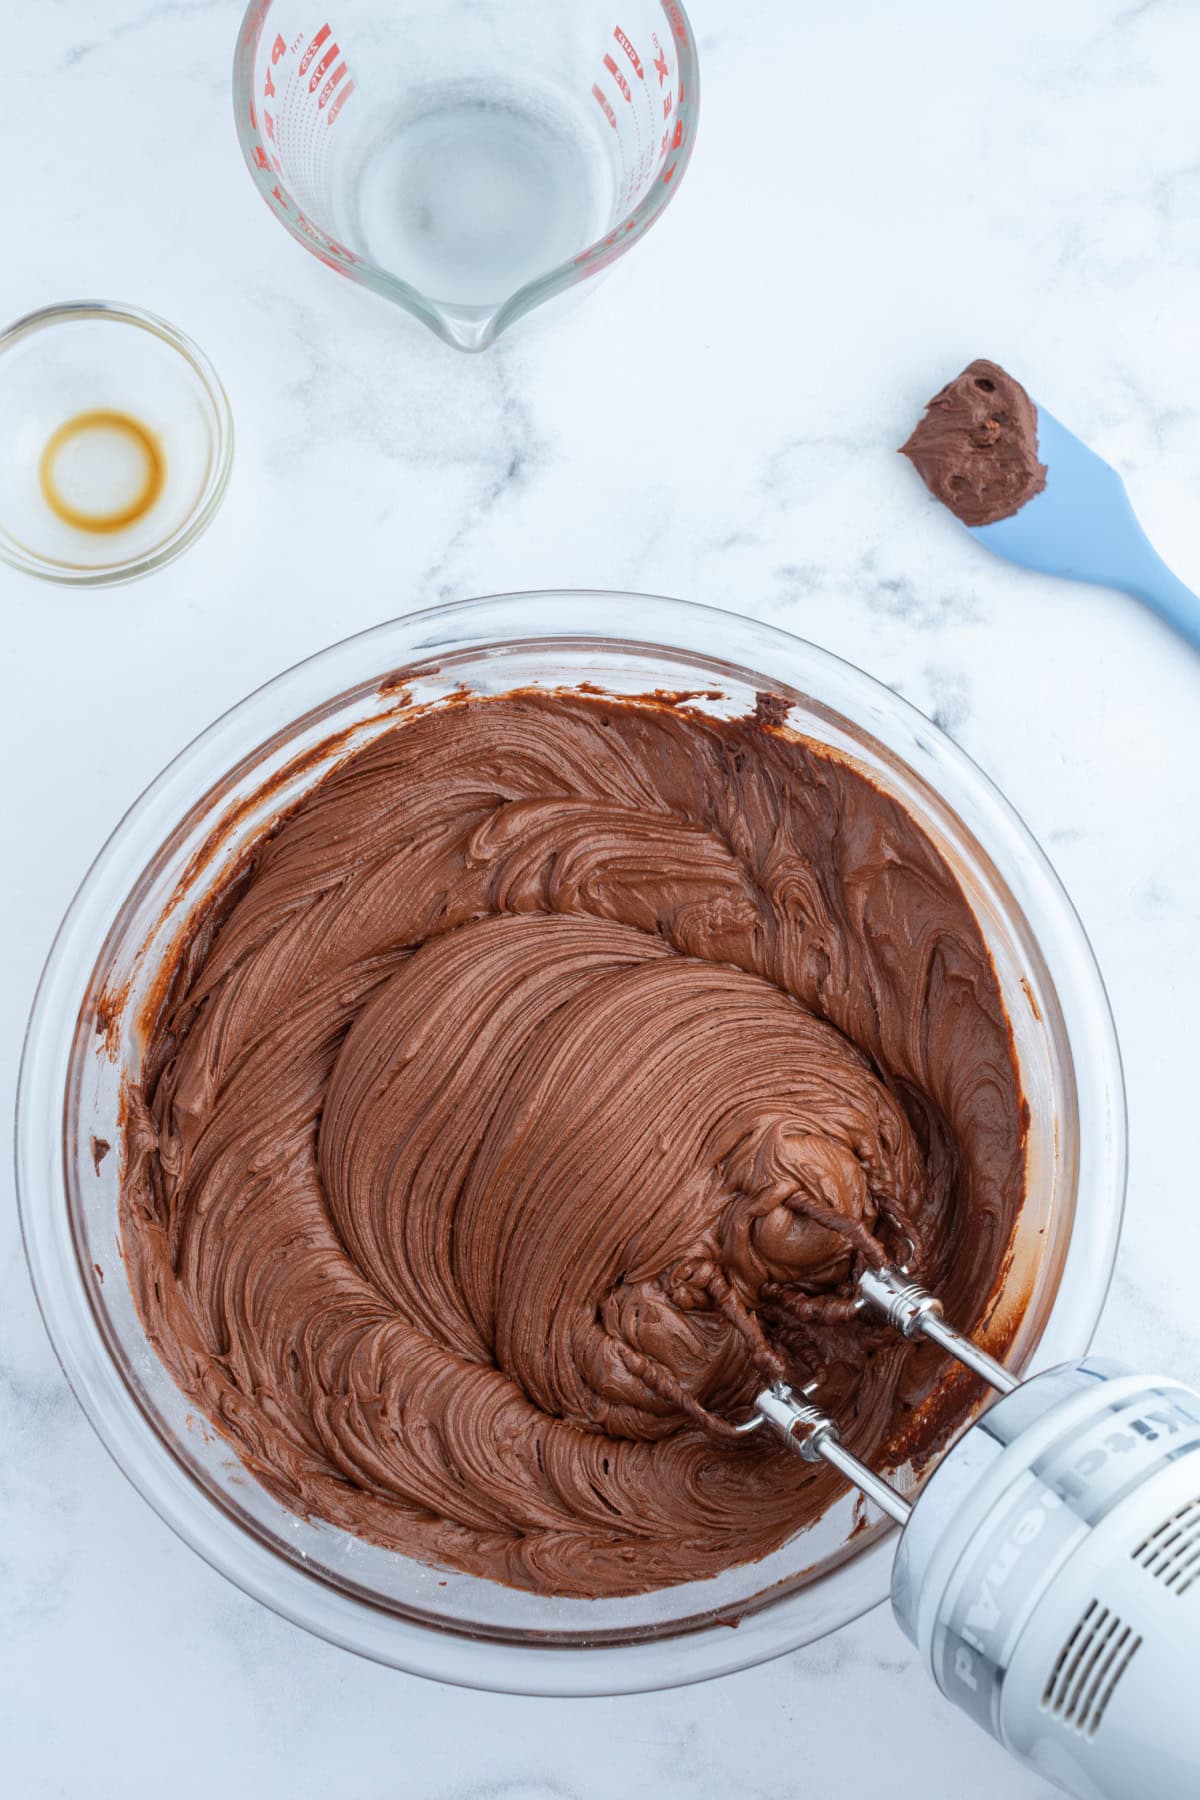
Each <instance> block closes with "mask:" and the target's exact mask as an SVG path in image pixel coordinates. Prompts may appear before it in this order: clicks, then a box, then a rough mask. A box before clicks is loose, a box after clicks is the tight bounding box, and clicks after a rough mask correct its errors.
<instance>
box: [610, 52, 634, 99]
mask: <svg viewBox="0 0 1200 1800" xmlns="http://www.w3.org/2000/svg"><path fill="white" fill-rule="evenodd" d="M604 66H605V68H606V69H607V70H608V72H609V74H610V75H611V76H612V78H613V80H614V81H615V82H616V84H617V86H618V87H619V88H620V90H621V92H622V93H623V94H624V96H625V98H626V99H627V100H632V99H633V89H632V88H631V87H630V85H629V83H628V82H627V81H626V79H625V77H624V76H623V75H622V73H621V71H620V69H618V67H617V65H616V63H615V62H614V61H613V59H612V57H611V56H606V57H605V59H604Z"/></svg>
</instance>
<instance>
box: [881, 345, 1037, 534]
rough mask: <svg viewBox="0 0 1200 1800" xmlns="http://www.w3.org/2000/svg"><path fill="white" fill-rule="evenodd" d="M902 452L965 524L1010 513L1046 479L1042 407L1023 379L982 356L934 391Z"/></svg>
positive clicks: (992, 520)
mask: <svg viewBox="0 0 1200 1800" xmlns="http://www.w3.org/2000/svg"><path fill="white" fill-rule="evenodd" d="M900 454H901V456H907V457H908V459H909V461H910V462H911V463H912V465H913V467H914V468H915V469H916V471H917V473H918V474H919V475H920V477H921V479H922V481H923V482H924V483H925V486H926V487H927V488H928V489H929V491H930V493H931V494H934V495H936V497H937V498H938V499H939V500H941V501H942V502H943V504H944V505H946V506H948V507H949V508H950V511H951V512H952V513H954V514H955V515H956V516H957V517H958V518H960V519H961V520H962V522H963V524H964V525H993V524H995V522H996V520H997V519H1010V518H1011V517H1012V515H1013V514H1014V513H1017V512H1020V510H1021V508H1022V507H1023V506H1024V505H1025V503H1026V501H1027V500H1032V499H1033V497H1034V495H1035V494H1040V493H1041V492H1042V489H1043V488H1044V487H1045V485H1046V466H1045V464H1044V463H1041V462H1039V461H1038V423H1037V408H1036V407H1035V406H1034V404H1033V401H1032V400H1031V399H1030V398H1029V395H1028V394H1027V393H1026V392H1025V389H1024V388H1023V387H1022V386H1021V384H1020V382H1019V381H1014V380H1013V378H1012V376H1011V375H1009V374H1007V373H1006V371H1005V370H1004V369H1002V368H1001V367H1000V365H999V363H994V362H986V361H984V360H983V359H982V358H980V359H979V360H978V361H976V362H973V363H969V364H968V366H967V367H966V368H965V369H964V370H963V372H962V374H961V375H956V376H955V378H954V380H953V381H951V382H950V383H949V384H948V385H947V386H946V387H944V388H943V389H942V391H941V393H940V394H935V395H934V397H933V399H932V400H931V401H930V402H929V405H928V406H927V407H926V408H925V417H924V418H923V419H922V420H921V422H920V424H919V425H918V426H917V428H916V430H915V431H914V432H913V434H912V436H911V437H910V438H909V440H908V442H907V443H906V444H904V445H902V446H901V450H900Z"/></svg>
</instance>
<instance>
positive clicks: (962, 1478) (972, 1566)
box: [892, 1361, 1200, 1800]
mask: <svg viewBox="0 0 1200 1800" xmlns="http://www.w3.org/2000/svg"><path fill="white" fill-rule="evenodd" d="M892 1601H893V1606H894V1608H895V1612H896V1615H897V1618H898V1619H899V1622H900V1624H901V1626H902V1628H903V1629H904V1631H905V1632H906V1633H907V1635H908V1636H909V1637H910V1638H911V1639H912V1641H913V1642H914V1643H915V1644H916V1645H917V1647H918V1648H919V1650H920V1652H921V1655H922V1658H923V1659H924V1661H925V1663H926V1665H927V1666H928V1668H929V1669H930V1672H931V1673H932V1675H933V1677H934V1680H935V1681H936V1682H937V1684H938V1686H939V1687H940V1688H941V1690H942V1692H943V1693H944V1694H945V1695H946V1696H947V1698H948V1699H950V1700H952V1701H953V1702H954V1703H955V1705H957V1706H959V1707H960V1708H961V1709H962V1710H963V1711H965V1712H966V1713H968V1714H969V1715H970V1716H971V1717H972V1718H974V1719H975V1720H976V1721H977V1722H978V1723H979V1724H981V1725H982V1726H983V1727H984V1728H985V1729H986V1730H987V1731H989V1732H991V1734H992V1735H993V1736H994V1737H996V1738H998V1739H999V1741H1000V1742H1001V1743H1003V1744H1004V1745H1005V1747H1006V1748H1007V1749H1008V1750H1010V1751H1011V1752H1012V1753H1013V1754H1014V1755H1015V1756H1017V1757H1018V1758H1019V1759H1020V1760H1021V1761H1022V1762H1024V1763H1026V1764H1027V1765H1028V1766H1029V1767H1031V1768H1033V1769H1035V1770H1036V1771H1037V1772H1038V1773H1039V1774H1040V1775H1043V1776H1045V1777H1047V1778H1048V1779H1050V1780H1052V1781H1055V1782H1057V1783H1058V1784H1059V1785H1061V1786H1062V1787H1064V1788H1065V1789H1066V1790H1067V1791H1068V1792H1069V1793H1072V1794H1075V1795H1077V1796H1078V1797H1079V1800H1132V1797H1133V1796H1137V1797H1138V1800H1197V1796H1198V1795H1200V1704H1198V1703H1197V1696H1196V1694H1195V1691H1194V1690H1195V1680H1196V1675H1197V1673H1198V1672H1200V1395H1197V1394H1195V1393H1193V1392H1192V1391H1191V1390H1190V1389H1188V1388H1186V1387H1184V1386H1182V1385H1181V1384H1180V1383H1179V1382H1177V1381H1174V1380H1171V1379H1168V1378H1165V1377H1162V1378H1160V1377H1145V1376H1135V1375H1130V1374H1127V1373H1125V1372H1124V1371H1122V1370H1119V1369H1118V1368H1117V1367H1116V1366H1115V1365H1113V1364H1106V1363H1102V1362H1099V1361H1087V1362H1084V1363H1081V1364H1069V1365H1065V1366H1064V1367H1062V1368H1059V1369H1054V1370H1050V1371H1048V1372H1047V1373H1046V1374H1043V1375H1039V1376H1036V1377H1034V1378H1033V1379H1032V1380H1030V1381H1028V1382H1026V1383H1025V1384H1024V1385H1023V1386H1021V1387H1018V1388H1017V1389H1015V1390H1014V1391H1013V1392H1012V1393H1010V1394H1007V1395H1005V1396H1004V1397H1003V1398H1002V1399H1000V1400H998V1401H997V1402H996V1403H995V1404H994V1405H993V1406H992V1408H991V1409H990V1410H989V1411H988V1412H987V1413H986V1414H985V1415H984V1417H983V1418H982V1419H981V1420H980V1421H979V1422H978V1423H977V1424H976V1425H975V1426H974V1427H973V1428H972V1429H971V1430H970V1431H969V1432H968V1433H967V1434H966V1435H965V1437H964V1438H962V1439H961V1440H960V1442H959V1443H958V1444H957V1445H956V1446H955V1447H954V1449H953V1450H951V1451H950V1453H949V1454H948V1455H947V1456H946V1458H945V1459H944V1461H943V1462H942V1464H941V1465H940V1467H939V1468H938V1469H937V1471H936V1472H935V1473H934V1475H933V1476H932V1477H931V1478H930V1480H929V1482H928V1484H927V1485H926V1487H925V1490H924V1492H923V1493H922V1495H921V1497H920V1499H919V1500H918V1501H917V1503H916V1505H915V1507H914V1509H913V1512H912V1516H911V1518H910V1519H909V1522H908V1524H907V1525H906V1527H905V1530H904V1533H903V1536H902V1538H901V1542H900V1549H899V1553H898V1555H897V1559H896V1566H895V1571H894V1574H893V1581H892Z"/></svg>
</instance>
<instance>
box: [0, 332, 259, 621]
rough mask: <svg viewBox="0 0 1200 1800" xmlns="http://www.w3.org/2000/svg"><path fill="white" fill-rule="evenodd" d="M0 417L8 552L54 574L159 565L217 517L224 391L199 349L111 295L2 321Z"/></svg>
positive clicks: (120, 577) (15, 561)
mask: <svg viewBox="0 0 1200 1800" xmlns="http://www.w3.org/2000/svg"><path fill="white" fill-rule="evenodd" d="M0 421H2V424H0V557H3V559H4V560H5V561H6V562H8V563H11V564H12V566H13V567H14V568H16V569H21V570H23V571H24V572H25V573H26V574H29V575H40V576H42V577H43V578H44V579H45V580H47V581H61V582H69V583H73V584H74V585H76V586H81V587H86V586H101V585H103V584H106V583H113V582H119V581H132V580H134V579H135V578H136V577H137V576H139V575H146V574H148V573H149V572H150V570H151V569H158V568H161V567H162V565H163V564H164V563H167V562H170V561H171V560H172V558H173V557H176V556H178V555H179V554H180V552H181V551H183V550H185V549H186V548H187V546H188V545H189V544H191V543H192V542H194V540H195V539H196V538H197V537H198V536H199V535H200V533H201V532H202V531H203V530H204V528H205V526H206V525H208V524H209V522H210V521H211V519H212V517H213V514H214V513H215V512H216V510H217V507H218V506H219V505H220V503H221V498H222V495H223V494H224V492H225V487H226V484H227V482H228V480H229V471H230V467H231V466H232V463H233V417H232V414H231V413H230V410H229V401H228V399H227V398H226V395H225V390H224V389H223V388H222V386H221V383H220V381H219V380H218V378H217V373H216V370H215V369H214V368H213V366H212V364H211V363H210V362H209V360H208V358H207V357H206V356H205V354H204V352H203V351H202V350H201V349H200V348H199V347H198V346H197V345H196V344H194V343H192V341H191V339H190V338H187V337H185V336H184V334H183V333H182V332H181V331H177V330H176V329H175V327H174V326H173V325H169V324H168V323H167V322H166V320H165V319H159V318H156V317H155V316H154V314H153V313H148V312H142V311H140V310H139V309H137V308H135V307H129V306H115V305H112V304H110V303H109V302H108V301H105V300H80V301H73V302H69V303H66V304H64V305H61V306H47V307H43V308H42V310H41V311H40V312H33V313H28V314H27V315H26V316H25V317H24V318H22V319H18V320H17V321H16V323H15V324H13V325H10V326H9V327H8V329H7V330H6V331H4V332H0ZM64 443H65V447H64V448H61V449H60V446H64ZM65 477H69V479H70V480H71V481H72V482H73V483H74V484H75V485H76V488H77V493H74V494H73V493H70V492H68V491H67V480H66V478H65Z"/></svg>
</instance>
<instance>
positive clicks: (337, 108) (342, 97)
mask: <svg viewBox="0 0 1200 1800" xmlns="http://www.w3.org/2000/svg"><path fill="white" fill-rule="evenodd" d="M353 92H354V83H353V82H352V81H348V82H347V83H346V85H345V87H344V88H342V89H341V90H340V91H339V92H338V93H337V94H335V96H334V101H333V105H332V106H331V107H330V109H329V117H328V118H327V119H326V121H325V123H326V124H327V125H332V124H333V121H334V120H335V119H336V118H337V116H338V114H339V113H340V112H341V110H342V108H343V106H345V104H346V102H347V100H348V99H349V98H350V96H351V94H352V93H353ZM346 255H347V256H350V252H349V251H348V250H347V252H346ZM350 260H351V262H353V261H354V258H353V257H352V256H350Z"/></svg>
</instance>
